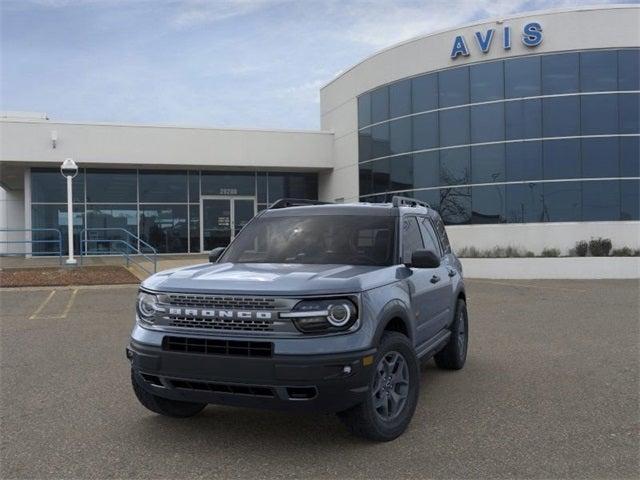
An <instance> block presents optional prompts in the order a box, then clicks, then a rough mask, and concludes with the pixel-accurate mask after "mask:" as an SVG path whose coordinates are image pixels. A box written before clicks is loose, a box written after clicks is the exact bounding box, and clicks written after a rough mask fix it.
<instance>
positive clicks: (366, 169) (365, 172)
mask: <svg viewBox="0 0 640 480" xmlns="http://www.w3.org/2000/svg"><path fill="white" fill-rule="evenodd" d="M372 188H373V175H372V172H371V162H369V163H362V164H360V195H368V194H370V193H373V191H372Z"/></svg>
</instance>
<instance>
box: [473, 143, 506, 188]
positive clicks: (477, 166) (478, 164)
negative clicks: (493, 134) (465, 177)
mask: <svg viewBox="0 0 640 480" xmlns="http://www.w3.org/2000/svg"><path fill="white" fill-rule="evenodd" d="M504 147H505V146H504V144H499V145H481V146H477V147H471V173H472V175H471V183H496V182H504V180H505V162H504V153H505V148H504Z"/></svg>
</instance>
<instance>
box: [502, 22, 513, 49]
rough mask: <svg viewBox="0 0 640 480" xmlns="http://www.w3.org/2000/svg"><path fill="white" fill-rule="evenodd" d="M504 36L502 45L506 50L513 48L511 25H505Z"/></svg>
mask: <svg viewBox="0 0 640 480" xmlns="http://www.w3.org/2000/svg"><path fill="white" fill-rule="evenodd" d="M503 32H504V33H503V36H502V47H503V48H504V49H505V50H510V49H511V27H504V30H503Z"/></svg>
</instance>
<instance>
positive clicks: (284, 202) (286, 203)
mask: <svg viewBox="0 0 640 480" xmlns="http://www.w3.org/2000/svg"><path fill="white" fill-rule="evenodd" d="M331 203H332V202H321V201H319V200H305V199H301V198H281V199H279V200H276V201H275V202H273V203H272V204H271V205H270V206H269V210H271V209H274V208H287V207H303V206H306V205H330V204H331Z"/></svg>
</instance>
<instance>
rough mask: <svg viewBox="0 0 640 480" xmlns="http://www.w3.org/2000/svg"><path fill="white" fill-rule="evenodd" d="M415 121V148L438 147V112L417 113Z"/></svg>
mask: <svg viewBox="0 0 640 480" xmlns="http://www.w3.org/2000/svg"><path fill="white" fill-rule="evenodd" d="M412 121H413V150H426V149H428V148H437V147H438V113H437V112H432V113H423V114H422V115H416V116H414V117H413V119H412Z"/></svg>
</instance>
